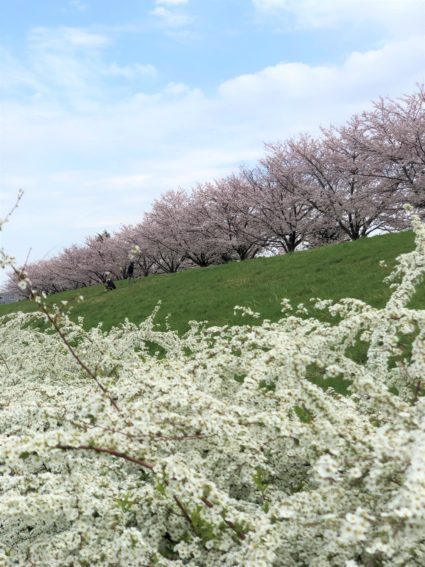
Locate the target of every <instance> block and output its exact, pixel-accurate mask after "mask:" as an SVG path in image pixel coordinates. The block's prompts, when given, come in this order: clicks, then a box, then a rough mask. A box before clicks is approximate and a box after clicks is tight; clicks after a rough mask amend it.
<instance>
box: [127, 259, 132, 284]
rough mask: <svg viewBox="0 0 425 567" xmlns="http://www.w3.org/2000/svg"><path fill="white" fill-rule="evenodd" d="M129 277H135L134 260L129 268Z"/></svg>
mask: <svg viewBox="0 0 425 567" xmlns="http://www.w3.org/2000/svg"><path fill="white" fill-rule="evenodd" d="M127 278H128V279H129V280H132V279H134V262H130V263H129V265H128V268H127Z"/></svg>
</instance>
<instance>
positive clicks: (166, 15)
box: [150, 5, 192, 28]
mask: <svg viewBox="0 0 425 567" xmlns="http://www.w3.org/2000/svg"><path fill="white" fill-rule="evenodd" d="M150 15H151V16H154V17H156V18H158V19H159V21H160V22H161V24H162V25H164V26H165V27H168V28H180V27H184V26H187V25H188V24H190V23H191V22H192V18H191V17H190V16H188V15H187V14H183V13H182V12H177V11H175V10H173V9H169V8H166V7H165V6H163V5H158V6H157V7H156V8H154V9H153V10H151V11H150Z"/></svg>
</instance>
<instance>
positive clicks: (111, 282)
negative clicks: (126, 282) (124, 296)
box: [105, 277, 117, 291]
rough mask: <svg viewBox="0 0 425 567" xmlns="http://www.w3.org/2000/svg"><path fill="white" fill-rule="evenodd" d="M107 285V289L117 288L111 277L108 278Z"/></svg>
mask: <svg viewBox="0 0 425 567" xmlns="http://www.w3.org/2000/svg"><path fill="white" fill-rule="evenodd" d="M105 287H106V291H112V290H113V289H117V287H116V285H115V284H114V282H113V281H112V278H111V277H108V279H107V280H106V282H105Z"/></svg>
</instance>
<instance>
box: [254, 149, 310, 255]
mask: <svg viewBox="0 0 425 567" xmlns="http://www.w3.org/2000/svg"><path fill="white" fill-rule="evenodd" d="M266 148H267V155H266V157H265V158H264V159H262V160H261V161H260V164H259V166H258V167H256V168H254V169H252V170H248V169H245V170H244V176H245V179H246V180H247V182H248V184H249V187H250V192H249V200H250V203H251V210H252V215H253V217H254V218H255V221H256V225H257V227H258V228H257V231H258V234H259V236H260V238H262V239H264V240H265V241H266V242H267V243H268V244H271V245H272V246H278V247H281V248H283V250H284V251H285V252H293V251H294V250H296V248H298V247H299V246H300V245H301V244H303V243H304V242H305V241H306V239H307V236H308V234H309V232H310V231H311V230H312V227H313V223H314V222H315V216H317V215H315V214H314V212H313V208H312V206H311V204H310V203H309V201H308V200H307V199H306V198H305V195H304V191H303V187H302V185H303V178H302V175H300V173H299V171H297V170H296V169H295V168H294V164H293V159H292V155H291V152H290V149H289V147H288V145H287V144H286V143H274V144H268V145H267V146H266Z"/></svg>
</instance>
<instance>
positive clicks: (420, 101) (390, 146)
mask: <svg viewBox="0 0 425 567" xmlns="http://www.w3.org/2000/svg"><path fill="white" fill-rule="evenodd" d="M342 132H343V135H344V136H345V137H347V138H350V139H351V140H352V142H353V143H354V144H356V145H357V146H358V148H360V150H361V151H362V152H363V153H364V154H365V155H367V156H370V157H371V159H373V160H375V162H376V168H375V171H374V172H373V175H374V176H375V177H377V178H381V179H382V180H384V181H386V182H387V185H388V187H389V188H390V189H392V190H393V191H394V192H397V191H400V190H401V191H403V192H404V198H405V200H406V201H409V202H410V203H411V204H412V205H414V206H417V207H419V208H421V209H425V88H424V85H421V86H419V89H418V90H417V92H415V93H413V94H410V95H406V96H404V97H402V98H399V99H395V100H394V99H391V98H380V99H379V100H378V101H376V102H375V103H374V108H373V110H371V111H367V112H363V113H362V114H361V115H356V116H354V117H353V118H352V119H351V120H350V121H349V123H348V126H347V127H346V128H343V129H342ZM395 198H397V197H395Z"/></svg>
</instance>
